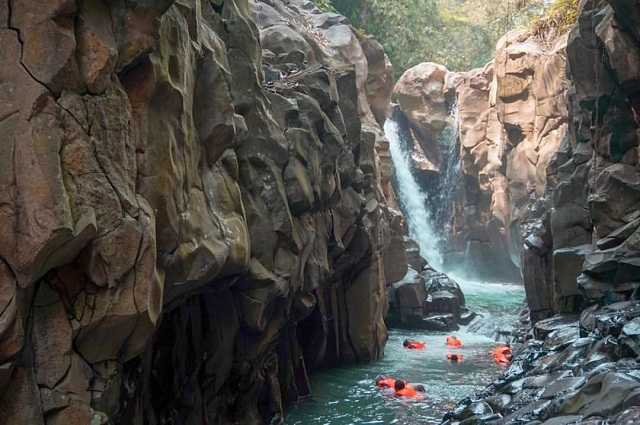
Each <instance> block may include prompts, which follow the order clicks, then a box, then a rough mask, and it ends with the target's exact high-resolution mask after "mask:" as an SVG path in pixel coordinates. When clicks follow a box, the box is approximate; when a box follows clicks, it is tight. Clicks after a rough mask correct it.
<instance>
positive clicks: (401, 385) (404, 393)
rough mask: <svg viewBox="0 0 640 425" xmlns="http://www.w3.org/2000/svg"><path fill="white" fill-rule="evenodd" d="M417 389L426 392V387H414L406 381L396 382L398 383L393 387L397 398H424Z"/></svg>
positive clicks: (399, 380)
mask: <svg viewBox="0 0 640 425" xmlns="http://www.w3.org/2000/svg"><path fill="white" fill-rule="evenodd" d="M417 387H420V389H422V390H424V387H423V386H422V385H418V386H416V387H414V386H413V385H411V384H408V383H407V382H406V381H403V380H402V379H398V380H396V383H395V384H394V386H393V388H394V389H395V391H396V396H397V397H406V398H415V399H422V398H424V396H423V395H422V394H420V393H419V392H418V390H417Z"/></svg>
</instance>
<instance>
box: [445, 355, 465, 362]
mask: <svg viewBox="0 0 640 425" xmlns="http://www.w3.org/2000/svg"><path fill="white" fill-rule="evenodd" d="M462 358H463V357H462V354H458V353H448V354H447V360H449V361H451V362H453V363H460V362H462Z"/></svg>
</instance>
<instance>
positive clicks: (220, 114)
mask: <svg viewBox="0 0 640 425" xmlns="http://www.w3.org/2000/svg"><path fill="white" fill-rule="evenodd" d="M285 3H286V4H285ZM359 37H360V36H357V35H356V34H355V33H354V32H353V31H352V30H351V28H350V27H349V26H347V25H345V24H344V19H343V18H341V17H338V16H337V15H334V14H322V13H320V11H318V10H317V9H316V8H315V7H314V6H313V3H312V2H310V1H308V0H294V1H291V2H281V1H279V0H277V1H269V2H261V1H256V2H253V1H252V2H249V1H247V0H227V1H224V2H202V1H199V0H178V1H171V0H163V1H144V0H132V1H127V2H120V1H118V2H103V1H100V0H86V1H82V2H76V1H72V0H69V1H64V0H59V1H53V2H37V1H30V0H13V1H10V2H6V1H3V2H2V4H1V5H0V41H1V42H2V46H3V48H2V50H1V51H0V58H1V61H0V135H1V136H0V138H2V143H0V188H1V189H2V190H0V198H1V199H0V417H2V420H1V422H2V423H3V424H7V425H22V424H25V425H26V424H43V425H44V424H55V425H57V424H60V425H62V424H71V425H75V424H89V423H91V424H106V423H119V424H132V425H133V424H136V425H138V424H139V425H142V424H149V425H153V424H163V423H184V424H203V423H256V424H257V423H269V421H271V420H275V421H276V422H277V420H278V419H281V418H282V416H283V412H284V408H285V406H286V405H287V404H289V403H291V402H294V401H295V400H297V399H298V398H299V397H301V396H305V395H308V393H309V383H308V372H310V371H311V370H312V369H314V368H316V367H319V366H323V365H328V366H330V365H334V364H338V363H342V362H347V361H366V360H372V359H376V358H378V357H380V355H381V354H382V348H383V346H384V343H385V341H386V327H385V324H384V321H383V315H384V313H385V309H386V302H387V301H386V291H385V288H386V286H387V285H388V284H390V283H392V282H394V281H397V280H399V279H401V278H402V277H403V276H404V274H405V273H406V269H407V266H406V262H407V259H406V254H405V248H404V241H403V238H402V234H403V230H402V229H403V224H402V217H401V216H400V215H399V213H397V212H394V211H392V210H390V209H389V208H388V206H387V202H390V203H393V202H394V198H393V196H394V195H393V190H392V188H391V186H390V178H391V174H392V173H391V168H390V165H389V162H388V161H389V160H388V148H387V149H386V150H385V141H384V137H383V135H382V131H381V129H380V126H379V123H380V122H382V121H383V119H384V116H385V114H386V111H387V109H388V103H389V93H390V83H389V82H390V81H391V77H390V75H391V70H390V65H389V63H388V59H387V58H386V57H385V55H384V53H383V51H382V48H381V47H380V45H379V44H377V43H376V42H375V41H374V40H371V39H368V38H364V37H360V38H359ZM260 41H262V46H263V47H264V49H263V48H261V47H260V46H261V44H260ZM385 152H387V154H386V158H385V157H384V155H385Z"/></svg>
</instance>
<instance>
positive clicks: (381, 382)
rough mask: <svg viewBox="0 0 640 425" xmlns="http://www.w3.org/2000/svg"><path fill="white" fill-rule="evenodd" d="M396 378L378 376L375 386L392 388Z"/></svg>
mask: <svg viewBox="0 0 640 425" xmlns="http://www.w3.org/2000/svg"><path fill="white" fill-rule="evenodd" d="M395 385H396V380H395V379H393V378H391V377H388V376H378V377H377V378H376V386H377V387H379V388H394V386H395Z"/></svg>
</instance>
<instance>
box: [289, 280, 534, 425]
mask: <svg viewBox="0 0 640 425" xmlns="http://www.w3.org/2000/svg"><path fill="white" fill-rule="evenodd" d="M458 281H459V282H460V284H461V287H462V289H463V291H464V293H465V296H466V299H467V306H469V307H470V308H471V309H472V310H474V311H477V312H480V313H482V315H483V317H482V318H480V319H477V320H476V321H474V322H473V323H471V324H470V325H469V326H467V327H465V328H463V329H461V330H460V331H458V332H453V333H452V334H453V335H457V336H459V337H460V338H461V339H462V341H463V342H464V346H463V347H462V348H461V349H458V350H451V349H448V348H447V347H446V346H445V337H446V335H447V334H443V333H429V334H427V333H424V332H414V331H406V330H398V329H393V330H391V331H390V333H389V341H388V342H387V346H386V349H385V357H384V359H382V360H380V361H378V362H374V363H370V364H365V365H355V366H351V367H343V368H336V369H331V370H325V371H320V372H317V373H315V374H314V375H313V376H312V391H313V397H312V398H311V399H309V400H306V401H304V402H301V403H299V404H298V405H296V406H294V407H293V408H292V409H291V410H290V413H289V415H288V416H287V418H286V421H285V423H286V424H288V425H294V424H295V425H312V424H317V425H321V424H322V425H325V424H326V425H348V424H385V425H386V424H418V423H419V424H438V423H440V421H441V419H442V415H443V414H444V413H445V412H446V411H447V410H450V409H451V408H452V407H453V406H454V405H455V403H456V402H457V401H458V400H459V399H461V398H464V397H466V396H468V395H471V394H472V393H473V392H474V391H475V390H478V389H480V388H482V387H484V386H485V385H487V384H488V383H489V382H491V380H492V379H493V378H495V377H496V376H497V375H498V374H499V373H500V372H501V370H502V366H498V365H496V364H495V363H494V362H493V360H492V358H491V356H490V355H489V351H490V350H491V349H492V348H493V347H495V345H496V344H495V341H494V339H493V335H494V332H495V330H496V329H498V328H500V329H508V328H509V327H510V325H511V324H513V323H515V321H516V320H517V313H518V310H519V308H520V307H521V306H522V302H523V298H524V291H523V289H522V287H521V286H517V285H507V284H491V283H482V282H470V281H461V280H458ZM405 338H415V339H419V340H422V341H425V342H426V343H427V348H426V349H425V350H421V351H414V350H406V349H404V348H403V347H402V341H403V340H404V339H405ZM449 352H458V353H461V354H462V355H463V356H464V360H463V362H462V363H459V364H452V363H450V362H449V361H447V359H446V355H447V353H449ZM380 374H384V375H391V376H394V377H397V378H402V379H406V380H408V381H409V382H414V383H422V384H424V385H425V387H426V389H427V393H426V398H425V400H421V401H407V400H402V399H397V398H395V397H392V396H390V395H388V394H385V393H383V392H382V391H380V390H378V389H377V388H376V387H375V385H374V384H373V380H374V379H375V377H376V376H377V375H380Z"/></svg>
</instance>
